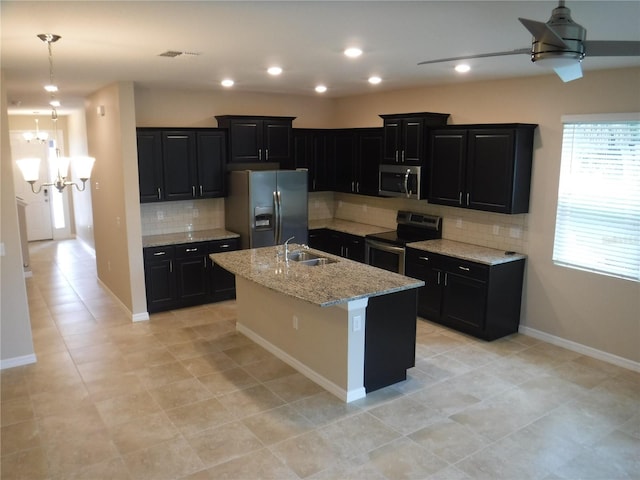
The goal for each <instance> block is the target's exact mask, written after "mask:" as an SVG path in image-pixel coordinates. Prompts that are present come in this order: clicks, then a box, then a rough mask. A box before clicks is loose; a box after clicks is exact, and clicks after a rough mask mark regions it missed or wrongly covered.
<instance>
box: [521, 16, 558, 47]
mask: <svg viewBox="0 0 640 480" xmlns="http://www.w3.org/2000/svg"><path fill="white" fill-rule="evenodd" d="M518 20H520V23H521V24H522V25H524V28H526V29H527V30H529V32H531V35H533V38H535V39H536V41H538V42H542V43H546V44H547V45H555V46H556V47H560V48H569V46H568V45H567V44H566V43H565V42H564V40H563V39H562V37H561V36H560V35H558V34H557V33H556V32H555V31H554V30H553V29H552V28H551V27H550V26H549V25H547V24H546V23H543V22H538V21H536V20H529V19H526V18H518Z"/></svg>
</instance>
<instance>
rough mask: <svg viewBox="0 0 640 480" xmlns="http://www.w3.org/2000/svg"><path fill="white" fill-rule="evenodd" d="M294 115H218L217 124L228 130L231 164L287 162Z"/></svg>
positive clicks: (290, 148) (289, 154)
mask: <svg viewBox="0 0 640 480" xmlns="http://www.w3.org/2000/svg"><path fill="white" fill-rule="evenodd" d="M294 119H295V117H254V116H246V115H219V116H216V120H218V127H220V128H225V129H227V130H228V131H229V163H231V164H234V163H263V162H274V163H288V162H290V160H291V156H292V152H291V150H292V134H293V132H292V122H293V120H294Z"/></svg>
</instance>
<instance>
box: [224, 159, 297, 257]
mask: <svg viewBox="0 0 640 480" xmlns="http://www.w3.org/2000/svg"><path fill="white" fill-rule="evenodd" d="M307 206H308V199H307V171H306V170H240V171H232V172H229V179H228V196H227V198H225V226H226V228H227V230H230V231H232V232H236V233H238V234H240V242H241V246H242V248H256V247H267V246H271V245H281V244H283V243H284V242H285V241H286V240H287V239H288V238H290V237H295V239H294V240H293V241H292V242H293V243H299V244H302V243H304V244H306V243H307V237H308V230H307V229H308V222H307V220H308V207H307Z"/></svg>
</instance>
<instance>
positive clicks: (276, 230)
mask: <svg viewBox="0 0 640 480" xmlns="http://www.w3.org/2000/svg"><path fill="white" fill-rule="evenodd" d="M279 208H280V205H279V203H278V192H277V191H276V190H274V191H273V242H274V244H275V245H279V244H280V211H279Z"/></svg>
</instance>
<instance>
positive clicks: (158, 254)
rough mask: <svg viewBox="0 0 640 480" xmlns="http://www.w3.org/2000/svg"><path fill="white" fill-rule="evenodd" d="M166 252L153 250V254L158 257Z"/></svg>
mask: <svg viewBox="0 0 640 480" xmlns="http://www.w3.org/2000/svg"><path fill="white" fill-rule="evenodd" d="M166 254H167V252H155V253H154V254H153V255H154V256H156V257H159V256H161V255H166Z"/></svg>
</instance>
